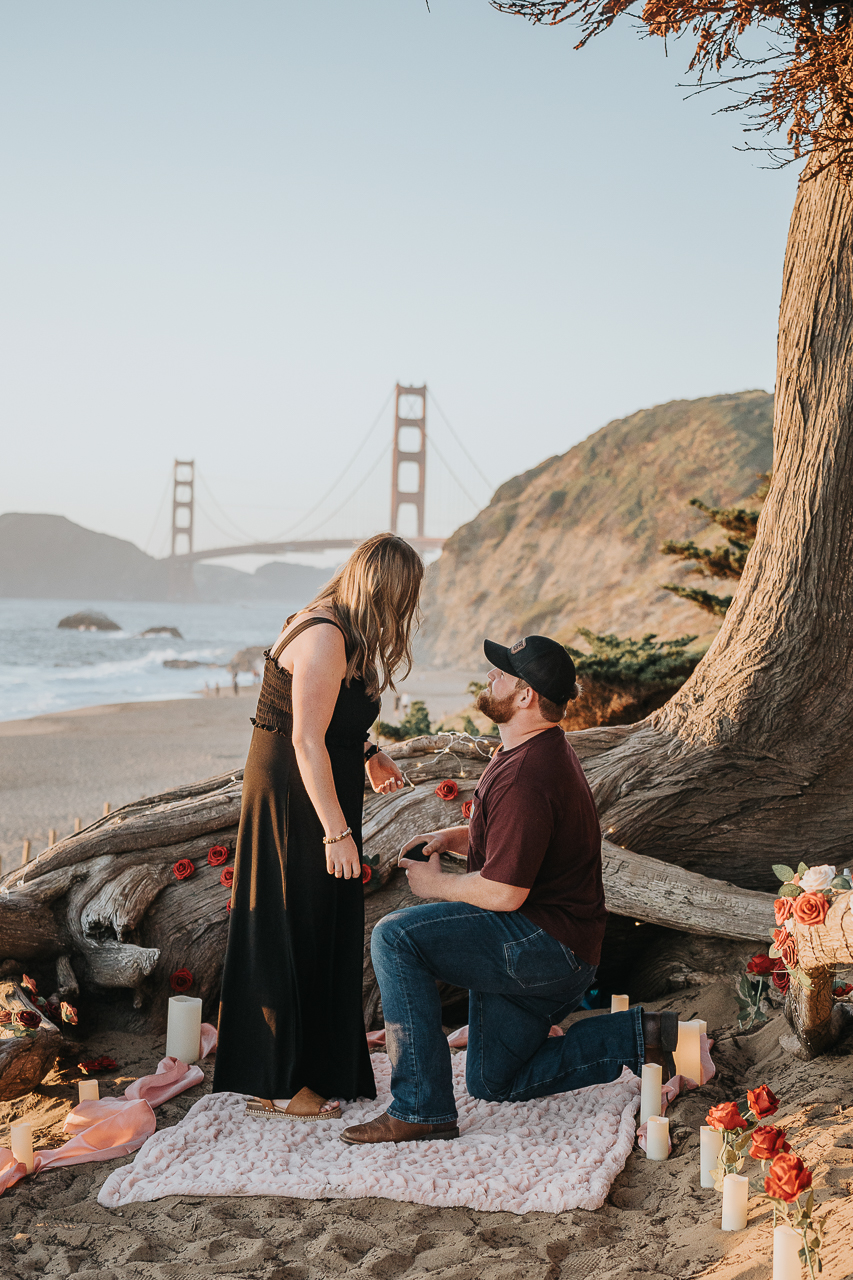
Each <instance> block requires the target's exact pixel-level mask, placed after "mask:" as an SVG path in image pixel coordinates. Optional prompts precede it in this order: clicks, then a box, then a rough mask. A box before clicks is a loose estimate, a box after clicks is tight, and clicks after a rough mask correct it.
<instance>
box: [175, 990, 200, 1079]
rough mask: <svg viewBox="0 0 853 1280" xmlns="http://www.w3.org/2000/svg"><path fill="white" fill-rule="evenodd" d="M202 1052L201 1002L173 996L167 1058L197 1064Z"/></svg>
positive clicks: (195, 998)
mask: <svg viewBox="0 0 853 1280" xmlns="http://www.w3.org/2000/svg"><path fill="white" fill-rule="evenodd" d="M200 1052H201V1000H199V998H198V997H197V996H171V997H170V999H169V1021H168V1024H167V1026H166V1057H167V1058H177V1059H178V1061H179V1062H186V1063H187V1065H189V1064H190V1063H191V1062H197V1061H198V1057H199V1054H200Z"/></svg>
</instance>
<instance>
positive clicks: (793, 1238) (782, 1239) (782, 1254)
mask: <svg viewBox="0 0 853 1280" xmlns="http://www.w3.org/2000/svg"><path fill="white" fill-rule="evenodd" d="M802 1247H803V1237H802V1236H801V1235H800V1233H799V1231H795V1230H794V1228H793V1227H789V1226H788V1224H787V1222H783V1223H781V1224H780V1225H779V1226H778V1227H775V1228H774V1230H773V1280H800V1277H801V1276H802V1274H803V1269H802V1267H801V1266H800V1249H802Z"/></svg>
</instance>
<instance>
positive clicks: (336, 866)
mask: <svg viewBox="0 0 853 1280" xmlns="http://www.w3.org/2000/svg"><path fill="white" fill-rule="evenodd" d="M326 870H327V871H328V873H329V875H330V876H334V877H335V878H336V879H337V880H360V879H361V865H360V863H359V857H358V849H357V848H356V847H355V841H354V840H353V838H352V836H347V837H346V838H345V839H344V840H336V841H335V843H334V844H327V845H326Z"/></svg>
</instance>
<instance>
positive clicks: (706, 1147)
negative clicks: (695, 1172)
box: [699, 1124, 723, 1187]
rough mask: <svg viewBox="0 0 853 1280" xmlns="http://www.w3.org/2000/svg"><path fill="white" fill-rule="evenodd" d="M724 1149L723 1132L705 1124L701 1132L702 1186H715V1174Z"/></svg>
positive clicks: (700, 1164) (700, 1160)
mask: <svg viewBox="0 0 853 1280" xmlns="http://www.w3.org/2000/svg"><path fill="white" fill-rule="evenodd" d="M722 1149H723V1132H722V1130H721V1129H712V1128H711V1126H710V1125H709V1124H703V1125H702V1127H701V1129H700V1130H699V1170H700V1178H699V1181H700V1184H701V1186H703V1187H713V1186H714V1173H715V1171H716V1168H717V1161H718V1160H719V1156H720V1152H721V1151H722Z"/></svg>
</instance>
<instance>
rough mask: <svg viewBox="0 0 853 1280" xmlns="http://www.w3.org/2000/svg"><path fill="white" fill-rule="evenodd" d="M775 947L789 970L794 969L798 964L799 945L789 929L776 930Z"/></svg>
mask: <svg viewBox="0 0 853 1280" xmlns="http://www.w3.org/2000/svg"><path fill="white" fill-rule="evenodd" d="M773 946H774V947H775V948H776V950H777V951H778V952H779V955H780V956H781V957H782V959H783V960H784V961H785V964H786V965H787V966H788V968H789V969H793V968H794V966H795V965H796V963H797V943H796V941H795V940H794V936H793V934H790V933H788V930H787V929H774V930H773Z"/></svg>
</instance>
